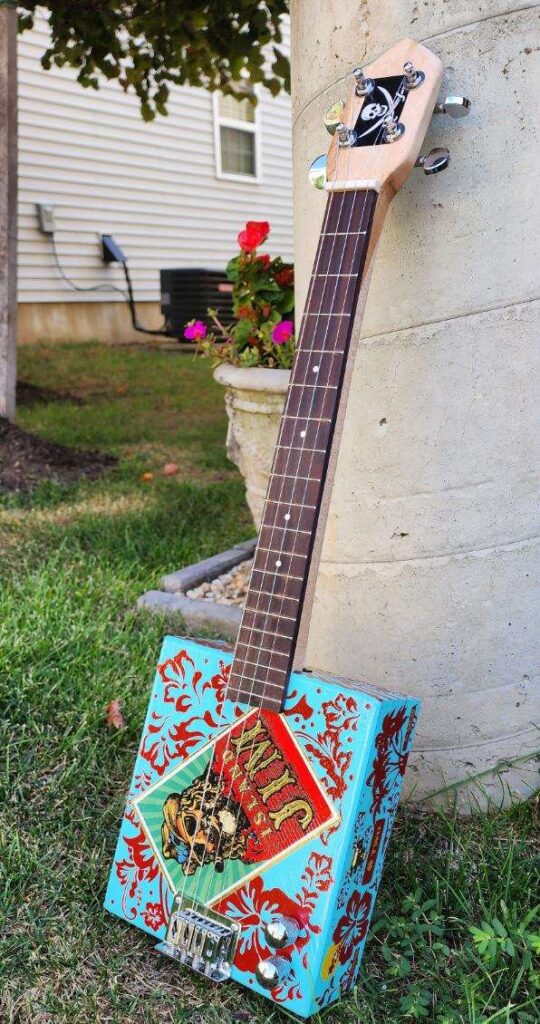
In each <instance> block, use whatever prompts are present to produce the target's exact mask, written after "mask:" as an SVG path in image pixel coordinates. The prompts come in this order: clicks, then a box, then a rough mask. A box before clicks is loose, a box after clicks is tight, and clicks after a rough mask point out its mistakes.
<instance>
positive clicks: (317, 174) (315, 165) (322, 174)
mask: <svg viewBox="0 0 540 1024" xmlns="http://www.w3.org/2000/svg"><path fill="white" fill-rule="evenodd" d="M308 178H309V180H310V182H311V184H312V185H313V187H314V188H324V186H325V185H326V153H321V155H320V156H316V157H315V159H314V160H312V162H311V163H310V165H309V170H308Z"/></svg>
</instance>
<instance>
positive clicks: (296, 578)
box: [251, 566, 304, 596]
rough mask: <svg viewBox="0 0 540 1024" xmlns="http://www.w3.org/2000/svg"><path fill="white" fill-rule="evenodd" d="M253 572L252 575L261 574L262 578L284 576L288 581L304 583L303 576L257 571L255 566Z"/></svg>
mask: <svg viewBox="0 0 540 1024" xmlns="http://www.w3.org/2000/svg"><path fill="white" fill-rule="evenodd" d="M251 571H252V573H253V572H260V573H261V575H262V576H283V577H284V579H286V580H299V581H300V583H303V582H304V577H303V576H291V575H290V573H288V572H276V571H275V569H256V568H255V566H253V569H252V570H251ZM278 596H279V595H278Z"/></svg>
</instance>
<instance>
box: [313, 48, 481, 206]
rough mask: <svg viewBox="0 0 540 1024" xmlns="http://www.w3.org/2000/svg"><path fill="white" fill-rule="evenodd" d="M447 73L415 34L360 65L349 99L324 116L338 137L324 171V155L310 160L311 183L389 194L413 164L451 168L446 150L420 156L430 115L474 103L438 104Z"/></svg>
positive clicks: (431, 169) (430, 168)
mask: <svg viewBox="0 0 540 1024" xmlns="http://www.w3.org/2000/svg"><path fill="white" fill-rule="evenodd" d="M442 73H443V65H442V62H441V61H440V60H439V58H438V57H437V56H436V55H435V54H434V53H432V52H431V50H428V49H427V48H426V47H425V46H422V45H421V44H420V43H415V42H414V40H412V39H402V40H401V42H399V43H397V44H396V45H395V46H393V47H392V48H391V49H390V50H387V51H386V53H384V54H382V55H381V56H380V57H378V58H377V60H375V61H373V62H372V63H371V64H369V65H367V66H365V67H363V68H356V69H355V70H354V71H353V73H352V75H351V87H350V91H349V95H348V98H347V101H346V102H345V104H342V103H339V104H334V105H333V107H331V108H330V109H329V110H328V111H327V114H326V116H325V124H326V127H327V129H328V131H329V132H330V133H331V134H332V135H333V139H332V142H331V144H330V149H329V151H328V157H327V159H326V167H325V170H324V172H323V171H322V166H323V161H324V158H318V160H317V161H314V164H313V165H312V167H313V173H312V174H310V177H311V180H312V182H313V184H315V185H317V186H318V187H323V186H324V187H326V189H327V190H328V191H341V190H343V189H347V190H349V189H362V188H375V189H376V190H377V191H379V192H385V193H386V194H387V195H388V197H389V198H391V197H392V196H393V195H394V194H395V193H396V192H397V191H398V190H399V189H400V188H401V186H402V185H403V183H404V182H405V181H406V179H407V178H408V176H409V174H410V172H411V170H412V168H413V167H414V166H415V165H417V166H423V167H424V170H425V172H426V173H427V174H433V173H435V172H436V171H438V170H442V169H443V168H444V167H446V166H447V165H448V162H449V154H448V151H447V150H444V149H438V150H433V152H432V153H430V154H429V155H428V156H426V157H421V156H420V150H421V147H422V143H423V141H424V137H425V134H426V131H427V128H428V125H429V122H430V120H431V117H432V115H433V114H434V113H448V114H450V115H451V116H454V117H457V116H462V115H463V114H466V113H468V110H469V107H470V103H469V101H468V100H465V99H463V98H462V97H451V98H450V99H449V100H447V101H446V104H444V103H443V104H440V103H439V104H437V96H438V92H439V88H440V84H441V80H442ZM317 172H319V173H317ZM316 178H318V180H315V179H316Z"/></svg>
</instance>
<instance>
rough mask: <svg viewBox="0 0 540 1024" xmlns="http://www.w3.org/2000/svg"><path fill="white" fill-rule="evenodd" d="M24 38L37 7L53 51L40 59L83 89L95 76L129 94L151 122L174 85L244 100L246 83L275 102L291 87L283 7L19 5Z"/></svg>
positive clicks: (118, 1) (148, 0) (245, 2)
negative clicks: (74, 72) (74, 73)
mask: <svg viewBox="0 0 540 1024" xmlns="http://www.w3.org/2000/svg"><path fill="white" fill-rule="evenodd" d="M11 6H17V7H18V10H19V28H20V30H21V31H24V30H25V29H28V28H32V26H33V24H34V19H35V14H36V10H37V8H45V9H46V10H47V11H48V15H49V26H50V30H51V39H50V45H49V46H48V48H47V49H46V51H45V53H44V54H43V57H42V61H41V62H42V64H43V67H44V68H50V67H51V65H52V64H56V65H57V66H58V67H64V66H69V67H73V68H76V69H78V72H79V73H78V81H79V82H80V84H81V85H82V86H84V87H85V88H92V89H98V88H99V79H100V76H104V77H105V78H110V79H113V78H116V79H118V81H119V83H120V85H121V86H122V88H123V89H125V90H126V91H127V90H132V91H134V92H135V93H136V94H137V96H138V97H139V99H140V101H141V113H142V116H143V118H144V119H145V120H148V121H149V120H151V119H152V118H153V117H155V115H156V113H159V114H166V113H167V100H168V97H169V89H170V86H171V85H192V86H203V87H204V88H205V89H210V90H214V89H220V90H221V91H222V92H223V93H228V94H231V95H237V94H241V93H242V83H244V82H245V78H246V76H247V77H249V81H250V82H251V83H252V84H255V83H259V84H260V85H263V86H265V87H266V88H267V89H269V90H270V92H271V93H272V94H273V95H277V93H278V92H279V91H280V90H281V89H282V88H285V89H288V88H289V62H288V60H287V57H286V56H285V54H284V53H283V52H282V50H281V49H280V45H279V44H280V43H281V42H282V35H281V19H282V17H283V15H284V14H286V12H287V9H288V4H287V0H262V2H260V0H239V2H233V3H212V2H210V0H207V2H204V0H203V2H200V0H199V2H197V3H186V2H185V0H85V2H84V3H77V2H74V0H49V2H47V0H39V2H38V0H21V2H20V3H18V4H15V2H13V3H12V4H11Z"/></svg>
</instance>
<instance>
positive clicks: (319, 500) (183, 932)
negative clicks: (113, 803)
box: [105, 40, 467, 1017]
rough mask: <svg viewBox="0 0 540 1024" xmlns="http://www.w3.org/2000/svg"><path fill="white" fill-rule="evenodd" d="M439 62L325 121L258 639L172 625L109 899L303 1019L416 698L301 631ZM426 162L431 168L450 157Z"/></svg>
mask: <svg viewBox="0 0 540 1024" xmlns="http://www.w3.org/2000/svg"><path fill="white" fill-rule="evenodd" d="M441 75H442V67H441V62H440V60H439V59H438V58H437V57H436V56H434V54H432V53H431V52H430V51H429V50H428V49H426V48H425V47H423V46H420V45H418V44H416V43H414V42H413V41H411V40H403V41H402V42H400V43H399V44H397V45H396V46H395V47H393V48H392V49H391V50H389V51H388V52H387V53H386V54H384V55H383V56H382V57H380V58H379V59H378V60H376V61H375V62H374V63H373V64H372V65H370V66H369V67H367V68H365V69H364V70H363V71H362V70H360V69H357V70H356V71H355V72H354V73H353V77H352V82H351V90H350V95H349V98H348V100H347V103H346V104H345V106H344V109H343V110H342V111H336V110H335V109H333V110H331V111H330V112H329V114H328V116H327V118H326V121H327V127H328V128H329V129H330V130H331V131H332V132H333V138H332V141H331V144H330V149H329V153H328V161H327V167H326V173H325V176H324V174H323V169H322V166H321V161H316V162H315V166H314V167H313V169H312V177H313V178H314V179H316V181H315V183H316V184H319V185H324V187H325V188H326V190H327V193H328V198H327V201H326V212H325V215H324V222H323V227H322V232H321V236H320V241H319V245H318V249H317V254H316V258H315V266H314V270H313V274H312V277H311V282H310V288H309V294H308V298H307V302H306V307H305V312H304V316H303V320H302V325H301V330H300V334H299V344H298V352H297V356H296V360H295V364H294V368H293V371H292V374H291V381H290V386H289V390H288V394H287V399H286V403H285V409H284V412H283V418H282V421H281V426H280V430H279V437H278V442H277V447H276V451H275V457H274V462H273V467H272V473H271V478H270V482H269V486H268V492H267V497H266V502H265V507H264V514H263V519H262V526H261V529H260V532H259V537H258V543H257V548H256V552H255V559H254V566H253V571H252V575H251V580H250V585H249V590H248V595H247V599H246V604H245V609H244V612H243V617H242V621H241V626H240V631H239V635H238V640H237V643H236V646H235V647H234V650H232V649H227V648H226V647H225V646H224V645H221V646H220V645H216V644H210V643H208V642H207V641H197V640H192V639H182V638H178V637H173V636H169V637H167V638H166V639H165V641H164V644H163V648H162V651H161V656H160V661H159V664H158V668H157V673H156V676H155V680H154V684H153V687H152V692H151V697H150V703H149V707H148V714H147V718H146V722H145V725H144V730H143V734H142V739H141V743H140V747H139V752H138V756H137V760H136V764H135V770H134V775H133V780H132V784H131V789H130V792H129V797H128V801H127V806H126V810H125V815H124V818H123V822H122V827H121V832H120V837H119V841H118V846H117V850H116V854H115V858H114V864H113V867H112V871H111V875H110V881H109V886H108V889H107V895H106V900H105V906H106V907H107V909H108V910H110V911H111V912H112V913H114V914H117V915H119V916H120V917H122V918H124V919H125V920H126V921H129V922H130V923H132V924H134V925H136V926H137V927H138V928H141V929H142V930H143V931H146V932H147V933H148V934H149V935H150V936H151V937H152V938H154V939H155V940H159V942H158V946H157V948H158V949H159V950H160V951H161V952H163V953H165V954H167V955H168V956H170V957H172V958H173V959H174V960H176V961H177V962H178V964H179V965H187V967H189V968H191V969H193V970H195V971H198V972H199V973H201V974H203V975H205V976H206V977H207V978H208V979H210V980H212V981H214V982H223V981H227V980H228V979H233V980H234V981H236V982H239V983H240V984H242V985H244V986H245V987H246V988H247V989H248V990H250V991H252V992H256V993H259V994H260V995H264V996H266V997H267V998H268V999H269V1000H271V1001H272V1002H273V1003H274V1004H277V1005H279V1006H281V1007H283V1008H286V1009H287V1010H291V1011H293V1012H294V1013H296V1014H298V1015H299V1016H301V1017H308V1016H310V1015H311V1014H312V1013H314V1012H316V1011H317V1010H320V1009H321V1008H323V1007H325V1006H327V1005H329V1004H330V1003H332V1002H333V1001H334V1000H336V999H338V998H340V997H341V996H342V995H343V994H344V993H346V992H347V991H348V990H349V989H350V988H351V987H352V986H354V984H355V983H356V980H357V978H358V973H359V967H360V960H361V957H362V951H363V947H364V943H365V939H366V934H367V930H368V925H369V921H370V917H371V913H372V911H373V905H374V901H375V894H376V891H377V887H378V884H379V880H380V876H381V871H382V865H383V858H384V851H385V848H386V846H387V843H388V839H389V835H390V829H391V825H392V820H393V817H394V814H395V811H396V807H397V804H398V800H399V794H400V789H401V783H402V780H403V775H404V772H405V765H406V763H407V757H408V754H409V750H410V747H411V742H412V738H413V732H414V726H415V722H416V717H417V713H418V704H417V701H415V700H414V699H411V698H410V697H403V696H400V695H399V694H394V693H389V692H388V691H386V690H383V689H379V688H377V687H376V686H373V685H367V684H365V683H363V682H357V681H356V680H345V679H341V678H336V677H332V676H330V675H323V674H321V673H318V672H317V671H315V670H313V671H308V670H304V669H303V664H304V662H303V646H304V642H303V640H304V637H305V633H306V622H307V620H308V615H309V607H310V602H311V596H312V593H313V587H314V578H315V575H316V572H317V564H318V559H319V552H320V546H321V538H322V531H323V528H324V519H325V515H326V508H327V505H328V500H329V493H330V487H331V482H332V475H333V468H334V464H335V460H336V454H337V447H338V438H339V435H340V428H341V423H342V419H343V415H344V411H345V403H346V398H347V392H348V389H349V381H350V372H351V364H352V359H353V355H354V353H353V321H354V318H355V315H356V314H357V312H358V309H359V307H361V306H362V304H363V302H364V299H365V293H366V290H367V279H368V275H369V267H370V262H371V258H372V255H373V252H374V249H375V246H376V242H377V238H378V236H379V234H380V231H381V228H382V225H383V222H384V218H385V214H386V210H387V208H388V205H389V203H390V201H391V199H392V198H393V196H394V195H395V193H396V192H397V191H398V189H399V188H400V187H401V185H402V184H403V183H404V181H405V180H406V179H407V177H408V175H409V172H410V171H411V169H412V168H413V166H414V165H415V163H417V162H418V161H419V151H420V146H421V144H422V141H423V139H424V135H425V132H426V129H427V126H428V124H429V121H430V118H431V115H432V113H433V112H434V108H435V107H436V100H437V94H438V90H439V86H440V82H441ZM466 103H467V101H463V100H460V99H459V98H457V97H453V98H451V99H450V100H448V101H447V104H446V109H447V112H449V113H452V112H455V111H458V108H462V110H466ZM452 105H453V107H454V108H455V111H453V110H451V109H450V108H451V106H452ZM438 108H439V109H443V108H444V104H439V105H438ZM458 112H459V111H458ZM419 162H420V163H422V164H423V166H424V170H426V171H427V172H429V173H432V172H433V171H434V170H437V169H441V167H442V166H444V165H446V163H447V162H448V159H447V153H446V151H441V150H438V151H434V152H433V153H431V154H430V155H429V156H428V157H426V158H420V161H419ZM301 618H302V628H301Z"/></svg>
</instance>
